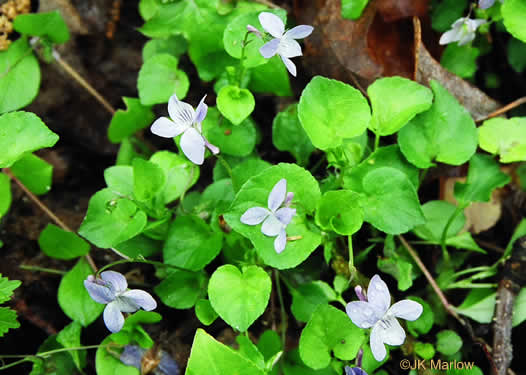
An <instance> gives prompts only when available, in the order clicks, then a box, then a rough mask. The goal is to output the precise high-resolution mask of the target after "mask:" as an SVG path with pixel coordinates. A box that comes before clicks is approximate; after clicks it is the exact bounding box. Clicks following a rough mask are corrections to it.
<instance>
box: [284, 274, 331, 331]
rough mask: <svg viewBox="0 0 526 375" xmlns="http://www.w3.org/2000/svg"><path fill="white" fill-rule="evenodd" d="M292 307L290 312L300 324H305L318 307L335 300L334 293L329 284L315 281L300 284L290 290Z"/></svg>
mask: <svg viewBox="0 0 526 375" xmlns="http://www.w3.org/2000/svg"><path fill="white" fill-rule="evenodd" d="M290 292H291V294H292V305H291V306H290V310H291V311H292V314H294V317H295V318H296V319H297V320H299V321H300V322H305V323H307V322H308V321H309V320H310V318H311V316H312V314H313V313H314V311H315V310H316V309H317V308H318V306H320V305H326V304H328V303H329V302H332V301H335V300H336V293H335V292H334V290H333V289H332V288H331V287H330V286H329V284H327V283H325V282H323V281H320V280H317V281H312V282H310V283H307V284H302V285H300V286H299V287H298V288H296V289H292V290H291V291H290Z"/></svg>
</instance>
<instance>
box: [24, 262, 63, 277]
mask: <svg viewBox="0 0 526 375" xmlns="http://www.w3.org/2000/svg"><path fill="white" fill-rule="evenodd" d="M20 268H21V269H23V270H26V271H35V272H47V273H52V274H55V275H65V274H66V271H61V270H56V269H54V268H44V267H38V266H28V265H25V264H22V265H20Z"/></svg>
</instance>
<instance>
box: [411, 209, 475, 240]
mask: <svg viewBox="0 0 526 375" xmlns="http://www.w3.org/2000/svg"><path fill="white" fill-rule="evenodd" d="M456 209H457V207H456V206H455V205H454V204H451V203H449V202H446V201H430V202H427V203H425V204H423V205H422V211H423V213H424V217H425V219H426V223H425V224H423V225H419V226H417V227H416V228H415V229H413V232H414V233H415V234H416V235H417V236H418V237H420V238H422V239H424V240H427V241H430V242H432V243H436V244H439V243H440V240H441V238H442V232H443V231H444V229H445V227H446V225H447V223H448V221H449V219H450V217H451V216H452V215H453V213H454V212H455V210H456ZM465 223H466V217H465V216H464V213H461V214H459V215H457V216H456V217H455V219H454V220H453V221H452V222H451V224H450V226H449V229H448V231H447V237H448V238H449V237H454V236H455V235H456V234H458V232H460V230H461V229H462V228H463V227H464V224H465Z"/></svg>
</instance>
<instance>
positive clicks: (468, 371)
mask: <svg viewBox="0 0 526 375" xmlns="http://www.w3.org/2000/svg"><path fill="white" fill-rule="evenodd" d="M442 363H447V362H445V361H442ZM460 363H462V362H460ZM460 363H459V364H458V365H459V366H460ZM442 366H444V365H442ZM447 375H484V373H483V372H482V370H481V369H480V368H479V367H477V366H474V363H473V362H467V363H466V367H465V368H463V369H460V368H458V369H457V368H450V369H449V370H447Z"/></svg>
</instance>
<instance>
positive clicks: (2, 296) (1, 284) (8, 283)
mask: <svg viewBox="0 0 526 375" xmlns="http://www.w3.org/2000/svg"><path fill="white" fill-rule="evenodd" d="M21 284H22V282H21V281H19V280H9V279H8V278H7V277H3V276H2V274H0V303H4V302H6V301H9V300H10V299H11V296H12V295H13V291H14V290H15V289H16V288H18V287H19V286H20V285H21Z"/></svg>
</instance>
